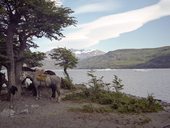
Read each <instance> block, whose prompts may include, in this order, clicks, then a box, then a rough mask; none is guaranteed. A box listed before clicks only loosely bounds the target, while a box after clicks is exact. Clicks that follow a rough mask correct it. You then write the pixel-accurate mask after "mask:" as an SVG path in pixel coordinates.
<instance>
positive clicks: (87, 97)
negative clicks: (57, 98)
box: [64, 73, 163, 113]
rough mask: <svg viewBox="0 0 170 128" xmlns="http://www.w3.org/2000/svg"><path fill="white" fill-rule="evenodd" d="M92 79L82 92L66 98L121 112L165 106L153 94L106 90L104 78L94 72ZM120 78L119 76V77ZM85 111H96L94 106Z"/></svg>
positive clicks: (85, 108) (135, 111) (143, 110)
mask: <svg viewBox="0 0 170 128" xmlns="http://www.w3.org/2000/svg"><path fill="white" fill-rule="evenodd" d="M89 75H90V76H91V80H90V82H89V84H92V85H90V86H89V87H86V88H83V89H82V91H81V92H78V93H75V92H74V93H72V94H69V95H66V97H65V98H64V99H65V100H78V101H86V102H95V103H99V104H101V105H106V106H105V107H108V106H109V107H110V109H112V111H117V112H120V113H142V112H157V111H160V110H163V107H162V106H161V105H160V104H159V102H157V101H156V100H155V99H154V97H153V96H152V95H148V97H147V98H137V97H132V96H129V95H126V94H124V93H121V92H119V91H117V92H111V91H108V90H104V88H103V86H104V84H103V85H102V83H104V82H103V81H102V79H97V77H96V76H95V75H94V74H91V73H90V74H89ZM117 79H118V78H117ZM82 110H83V111H87V112H94V111H96V110H94V108H93V107H92V106H85V107H83V108H82Z"/></svg>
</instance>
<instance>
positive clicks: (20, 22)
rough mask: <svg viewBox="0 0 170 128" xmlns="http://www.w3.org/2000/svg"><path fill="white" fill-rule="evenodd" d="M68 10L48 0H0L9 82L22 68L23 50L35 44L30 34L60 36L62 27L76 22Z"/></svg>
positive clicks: (12, 81)
mask: <svg viewBox="0 0 170 128" xmlns="http://www.w3.org/2000/svg"><path fill="white" fill-rule="evenodd" d="M71 13H73V11H72V10H71V9H70V8H67V7H63V6H56V5H55V3H54V2H53V1H51V0H0V34H1V35H0V36H2V38H1V39H0V42H2V40H3V39H4V43H5V45H6V49H5V53H3V56H6V57H7V58H8V60H9V61H8V63H7V62H6V63H7V64H8V68H7V70H8V71H9V82H10V83H11V85H15V79H17V78H18V77H16V73H17V74H20V72H21V71H20V70H21V67H22V64H23V58H24V51H25V50H27V49H30V48H31V47H33V48H36V47H37V44H36V43H34V42H33V38H34V37H37V38H41V37H46V38H48V39H50V40H51V39H56V40H60V39H61V38H62V37H64V35H63V34H62V29H63V28H65V27H67V26H70V25H74V24H76V21H75V20H74V17H72V16H70V14H71ZM0 45H1V44H0ZM18 69H20V70H18Z"/></svg>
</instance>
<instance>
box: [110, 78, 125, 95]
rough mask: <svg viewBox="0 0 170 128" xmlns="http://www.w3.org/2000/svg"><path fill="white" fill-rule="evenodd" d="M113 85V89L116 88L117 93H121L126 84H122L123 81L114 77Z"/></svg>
mask: <svg viewBox="0 0 170 128" xmlns="http://www.w3.org/2000/svg"><path fill="white" fill-rule="evenodd" d="M112 83H113V85H112V87H114V89H115V91H116V92H119V91H120V90H122V89H123V86H124V84H122V80H121V79H120V78H118V76H116V75H114V78H113V81H112Z"/></svg>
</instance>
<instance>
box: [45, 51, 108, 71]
mask: <svg viewBox="0 0 170 128" xmlns="http://www.w3.org/2000/svg"><path fill="white" fill-rule="evenodd" d="M71 51H72V52H73V53H74V54H75V55H76V57H77V58H78V59H79V60H82V59H86V58H89V57H93V56H97V55H103V54H105V52H103V51H100V50H85V49H71ZM52 53H53V49H52V50H50V51H48V52H46V58H45V59H44V60H43V61H42V64H43V68H44V69H58V68H60V67H59V66H56V65H55V60H52V59H51V57H50V54H52Z"/></svg>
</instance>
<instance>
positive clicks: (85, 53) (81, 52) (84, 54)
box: [71, 49, 105, 60]
mask: <svg viewBox="0 0 170 128" xmlns="http://www.w3.org/2000/svg"><path fill="white" fill-rule="evenodd" d="M71 51H72V52H73V53H74V54H75V55H76V57H77V58H79V59H80V60H81V59H86V58H89V57H93V56H98V55H103V54H105V52H103V51H100V50H85V49H71Z"/></svg>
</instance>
